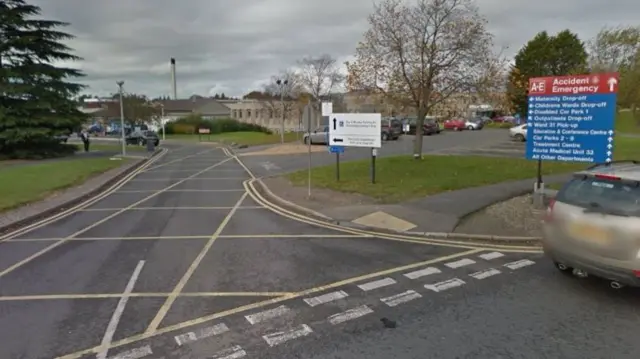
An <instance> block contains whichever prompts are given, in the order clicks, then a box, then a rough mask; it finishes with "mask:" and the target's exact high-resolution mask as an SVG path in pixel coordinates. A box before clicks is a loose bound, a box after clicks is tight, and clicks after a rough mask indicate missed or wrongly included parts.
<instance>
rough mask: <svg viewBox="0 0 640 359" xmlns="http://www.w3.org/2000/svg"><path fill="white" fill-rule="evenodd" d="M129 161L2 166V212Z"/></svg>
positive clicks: (0, 196)
mask: <svg viewBox="0 0 640 359" xmlns="http://www.w3.org/2000/svg"><path fill="white" fill-rule="evenodd" d="M126 162H127V161H126V160H124V161H122V160H121V161H111V160H109V159H108V158H87V159H77V160H76V159H69V160H60V161H52V162H45V163H34V164H31V163H30V164H26V165H16V166H0V212H2V211H7V210H10V209H13V208H16V207H19V206H22V205H25V204H28V203H31V202H35V201H38V200H41V199H44V198H46V197H48V196H49V195H51V194H53V193H54V192H56V191H59V190H62V189H65V188H68V187H72V186H74V185H78V184H80V183H83V182H85V181H86V180H87V179H89V178H90V177H92V176H94V175H97V174H100V173H103V172H106V171H108V170H110V169H113V168H116V167H119V166H121V165H123V164H124V163H126Z"/></svg>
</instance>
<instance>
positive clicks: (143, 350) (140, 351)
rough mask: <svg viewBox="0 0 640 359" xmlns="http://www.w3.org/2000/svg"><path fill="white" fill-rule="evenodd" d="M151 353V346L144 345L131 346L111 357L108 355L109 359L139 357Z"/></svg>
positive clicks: (134, 358) (135, 358) (133, 358)
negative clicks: (138, 346)
mask: <svg viewBox="0 0 640 359" xmlns="http://www.w3.org/2000/svg"><path fill="white" fill-rule="evenodd" d="M151 354H153V351H151V346H149V345H145V346H143V347H140V348H133V349H131V350H127V351H126V352H122V353H120V354H118V355H114V356H112V357H109V359H139V358H144V357H146V356H147V355H151Z"/></svg>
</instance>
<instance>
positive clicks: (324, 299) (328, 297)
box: [304, 290, 349, 307]
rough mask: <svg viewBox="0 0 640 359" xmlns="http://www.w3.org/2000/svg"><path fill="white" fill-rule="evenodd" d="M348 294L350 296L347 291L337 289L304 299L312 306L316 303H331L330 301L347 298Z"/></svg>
mask: <svg viewBox="0 0 640 359" xmlns="http://www.w3.org/2000/svg"><path fill="white" fill-rule="evenodd" d="M348 296H349V294H347V293H346V292H344V291H342V290H340V291H337V292H331V293H327V294H323V295H319V296H317V297H313V298H305V299H304V301H305V303H307V304H308V305H309V306H310V307H315V306H316V305H320V304H324V303H329V302H332V301H334V300H338V299H342V298H346V297H348Z"/></svg>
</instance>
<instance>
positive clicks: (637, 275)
mask: <svg viewBox="0 0 640 359" xmlns="http://www.w3.org/2000/svg"><path fill="white" fill-rule="evenodd" d="M633 275H635V276H636V277H638V278H640V270H637V269H636V270H634V271H633Z"/></svg>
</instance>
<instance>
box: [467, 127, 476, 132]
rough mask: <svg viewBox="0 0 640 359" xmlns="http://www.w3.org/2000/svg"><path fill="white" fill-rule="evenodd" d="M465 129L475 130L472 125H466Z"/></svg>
mask: <svg viewBox="0 0 640 359" xmlns="http://www.w3.org/2000/svg"><path fill="white" fill-rule="evenodd" d="M467 129H468V130H469V131H473V130H475V128H473V126H467Z"/></svg>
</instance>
